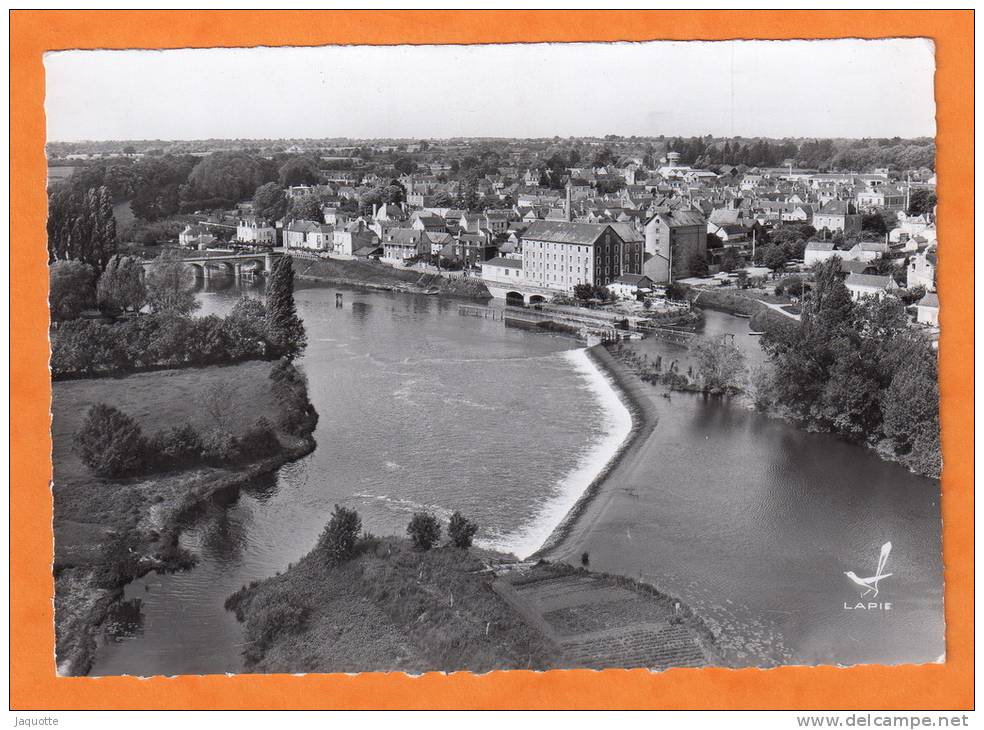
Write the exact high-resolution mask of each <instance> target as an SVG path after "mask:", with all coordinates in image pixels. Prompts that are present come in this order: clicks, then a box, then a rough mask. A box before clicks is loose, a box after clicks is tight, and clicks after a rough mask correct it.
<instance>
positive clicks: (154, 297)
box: [144, 251, 199, 316]
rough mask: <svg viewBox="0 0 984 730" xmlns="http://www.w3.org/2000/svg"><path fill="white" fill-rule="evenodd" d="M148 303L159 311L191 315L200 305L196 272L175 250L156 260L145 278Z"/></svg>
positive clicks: (153, 310)
mask: <svg viewBox="0 0 984 730" xmlns="http://www.w3.org/2000/svg"><path fill="white" fill-rule="evenodd" d="M144 283H145V285H146V288H147V304H148V305H150V311H151V312H154V313H155V314H156V313H169V314H177V315H179V316H187V315H189V314H191V313H192V312H194V311H195V310H196V309H198V307H199V302H198V301H197V300H196V299H195V277H194V272H193V271H192V270H191V269H190V268H189V267H188V266H186V265H185V264H184V262H183V261H181V259H180V258H179V257H178V256H177V255H176V254H175V253H174V252H172V251H163V252H162V253H161V255H160V256H158V257H157V258H156V259H154V261H153V263H152V264H151V265H150V268H149V269H148V270H147V276H146V278H145V282H144Z"/></svg>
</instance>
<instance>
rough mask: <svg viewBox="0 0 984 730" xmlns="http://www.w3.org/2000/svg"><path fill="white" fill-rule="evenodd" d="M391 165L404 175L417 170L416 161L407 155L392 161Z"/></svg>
mask: <svg viewBox="0 0 984 730" xmlns="http://www.w3.org/2000/svg"><path fill="white" fill-rule="evenodd" d="M393 167H394V168H396V171H397V172H401V173H403V174H404V175H409V174H410V173H412V172H416V171H417V163H416V162H414V161H413V160H412V159H411V158H409V157H399V158H397V160H396V162H394V163H393Z"/></svg>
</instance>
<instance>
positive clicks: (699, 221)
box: [627, 210, 707, 284]
mask: <svg viewBox="0 0 984 730" xmlns="http://www.w3.org/2000/svg"><path fill="white" fill-rule="evenodd" d="M645 237H646V247H645V252H646V254H647V257H646V261H645V264H644V266H643V271H640V272H627V273H645V274H646V275H648V276H649V278H651V279H652V280H653V281H654V282H656V283H657V284H665V283H668V282H670V281H672V280H673V278H680V277H686V276H690V262H691V259H692V258H694V257H695V256H706V255H707V223H706V222H705V220H704V216H703V215H701V214H700V213H698V212H696V211H692V210H668V211H666V212H663V213H656V214H655V215H653V216H652V217H651V218H650V219H649V220H648V221H646V226H645Z"/></svg>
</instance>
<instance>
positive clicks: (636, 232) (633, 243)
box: [610, 222, 646, 271]
mask: <svg viewBox="0 0 984 730" xmlns="http://www.w3.org/2000/svg"><path fill="white" fill-rule="evenodd" d="M610 225H611V227H612V230H613V231H615V233H617V234H618V236H619V238H621V239H622V242H623V246H622V271H642V268H643V264H645V261H646V237H645V235H643V232H642V231H641V230H640V229H639V228H637V227H636V225H635V224H634V223H625V222H622V223H611V224H610Z"/></svg>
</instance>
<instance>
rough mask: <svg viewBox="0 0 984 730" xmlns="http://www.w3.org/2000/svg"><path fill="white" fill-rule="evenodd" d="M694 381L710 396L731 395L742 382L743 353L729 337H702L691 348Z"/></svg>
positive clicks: (743, 370)
mask: <svg viewBox="0 0 984 730" xmlns="http://www.w3.org/2000/svg"><path fill="white" fill-rule="evenodd" d="M692 353H693V355H694V358H695V363H696V366H697V367H696V373H697V377H698V379H699V380H700V381H701V383H702V384H703V387H704V389H705V390H707V391H709V392H711V393H735V392H738V391H739V390H741V388H742V385H743V384H744V381H745V376H746V368H745V353H744V352H742V350H741V348H740V347H738V346H737V345H736V344H735V342H734V338H732V337H730V336H729V335H718V336H717V337H702V338H700V339H698V340H697V342H696V344H695V345H694V346H693V348H692Z"/></svg>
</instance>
